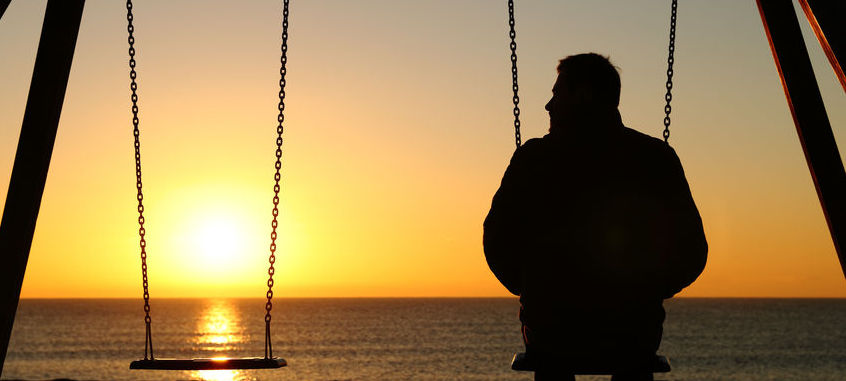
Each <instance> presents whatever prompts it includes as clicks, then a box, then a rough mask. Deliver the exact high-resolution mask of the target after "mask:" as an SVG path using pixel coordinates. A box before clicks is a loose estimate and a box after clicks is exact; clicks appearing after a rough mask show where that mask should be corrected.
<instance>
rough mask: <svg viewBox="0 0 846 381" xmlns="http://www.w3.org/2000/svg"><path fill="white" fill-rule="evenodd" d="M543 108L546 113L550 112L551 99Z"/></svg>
mask: <svg viewBox="0 0 846 381" xmlns="http://www.w3.org/2000/svg"><path fill="white" fill-rule="evenodd" d="M543 108H544V110H546V111H548V112H549V111H552V99H550V100H549V102H546V106H543Z"/></svg>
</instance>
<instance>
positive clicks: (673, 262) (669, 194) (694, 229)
mask: <svg viewBox="0 0 846 381" xmlns="http://www.w3.org/2000/svg"><path fill="white" fill-rule="evenodd" d="M664 160H665V162H666V163H667V167H666V168H667V171H668V174H667V177H666V178H665V179H666V180H665V181H664V183H663V184H661V186H662V187H663V188H664V190H665V192H662V193H664V197H665V203H664V207H663V208H662V209H663V210H662V214H664V216H665V217H666V219H665V221H666V225H665V228H666V237H664V239H662V241H663V243H664V244H663V245H662V246H664V247H663V248H662V249H663V250H661V256H662V258H661V262H662V265H663V266H662V267H664V271H663V273H664V274H665V275H664V287H663V288H664V290H663V292H664V298H670V297H672V296H673V295H675V294H676V293H678V292H679V291H681V290H682V289H683V288H685V287H687V286H688V285H690V284H691V283H693V281H694V280H696V278H697V277H698V276H699V274H701V273H702V270H704V269H705V261H706V259H707V256H708V242H707V241H706V240H705V232H704V229H703V227H702V218H701V217H700V216H699V211H698V210H697V209H696V204H695V203H694V202H693V197H692V196H691V193H690V187H689V186H688V183H687V179H685V176H684V169H683V168H682V165H681V161H679V157H678V155H676V152H675V150H673V149H672V148H670V147H667V154H666V156H665V158H664Z"/></svg>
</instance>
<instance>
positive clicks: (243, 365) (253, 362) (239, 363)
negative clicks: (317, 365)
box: [129, 357, 288, 370]
mask: <svg viewBox="0 0 846 381" xmlns="http://www.w3.org/2000/svg"><path fill="white" fill-rule="evenodd" d="M286 365H288V363H287V362H286V361H285V360H284V359H281V358H278V357H273V358H263V357H249V358H213V359H150V360H137V361H133V362H132V363H131V364H129V369H158V370H218V369H274V368H281V367H283V366H286Z"/></svg>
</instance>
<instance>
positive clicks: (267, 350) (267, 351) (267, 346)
mask: <svg viewBox="0 0 846 381" xmlns="http://www.w3.org/2000/svg"><path fill="white" fill-rule="evenodd" d="M288 4H289V0H284V1H283V8H282V48H281V49H282V57H281V58H280V63H281V66H280V68H279V106H278V109H279V115H278V116H277V117H276V121H277V122H278V124H277V125H276V164H275V168H276V173H275V174H274V175H273V180H274V182H275V183H274V185H273V222H271V225H270V226H271V228H272V230H271V232H270V257H269V258H268V262H269V263H270V267H268V269H267V275H268V278H267V303H266V304H265V306H264V309H265V315H264V358H272V357H273V346H272V345H271V337H270V320H271V315H270V310H271V309H273V302H272V300H273V274H274V273H275V272H276V269H275V268H274V267H273V265H274V263H276V237H277V234H276V228H277V227H278V226H279V222H278V221H277V217H278V216H279V191H280V189H281V188H280V185H279V182H280V180H282V174H281V169H282V133H283V132H284V130H285V129H284V127H283V126H282V124H283V122H285V113H284V112H285V84H286V80H285V75H286V74H287V73H288V68H287V63H288Z"/></svg>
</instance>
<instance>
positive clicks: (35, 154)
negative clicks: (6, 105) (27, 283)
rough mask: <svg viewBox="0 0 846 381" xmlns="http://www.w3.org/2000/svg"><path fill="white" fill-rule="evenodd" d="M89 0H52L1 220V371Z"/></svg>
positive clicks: (42, 29)
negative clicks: (78, 38)
mask: <svg viewBox="0 0 846 381" xmlns="http://www.w3.org/2000/svg"><path fill="white" fill-rule="evenodd" d="M84 4H85V0H49V1H48V2H47V10H46V12H45V14H44V25H43V26H42V27H41V41H40V42H39V43H38V53H37V54H36V57H35V68H34V70H33V72H32V82H31V83H30V86H29V97H28V98H27V101H26V111H24V118H23V124H22V126H21V135H20V139H19V140H18V149H17V153H16V154H15V164H14V167H12V176H11V180H10V182H9V192H8V194H7V195H6V207H5V209H4V210H3V219H2V222H0V374H2V371H3V364H4V362H5V360H6V352H7V350H8V346H9V339H10V337H11V335H12V326H13V325H14V322H15V312H16V311H17V307H18V301H19V300H20V292H21V284H22V283H23V278H24V273H25V272H26V262H27V259H28V258H29V249H30V247H31V246H32V236H33V234H34V233H35V221H36V220H37V218H38V209H39V207H40V206H41V195H42V194H43V192H44V183H45V181H47V170H48V169H49V167H50V156H51V155H52V153H53V143H54V142H55V140H56V130H57V129H58V126H59V116H60V115H61V112H62V103H63V102H64V99H65V90H66V88H67V84H68V76H69V75H70V68H71V62H72V61H73V52H74V48H75V47H76V37H77V35H78V33H79V24H80V22H81V20H82V8H83V6H84Z"/></svg>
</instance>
